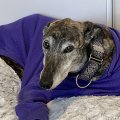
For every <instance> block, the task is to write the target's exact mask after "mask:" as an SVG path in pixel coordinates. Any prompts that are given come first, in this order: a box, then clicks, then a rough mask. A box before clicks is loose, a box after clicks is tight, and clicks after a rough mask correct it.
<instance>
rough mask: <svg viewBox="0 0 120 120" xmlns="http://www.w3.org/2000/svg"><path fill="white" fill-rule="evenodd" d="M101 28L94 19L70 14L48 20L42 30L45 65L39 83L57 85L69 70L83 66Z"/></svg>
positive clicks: (74, 70) (49, 86)
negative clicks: (56, 19) (90, 44)
mask: <svg viewBox="0 0 120 120" xmlns="http://www.w3.org/2000/svg"><path fill="white" fill-rule="evenodd" d="M98 31H101V29H100V28H99V27H97V26H96V25H94V24H93V23H91V22H83V23H82V22H77V21H73V20H71V19H69V18H66V19H63V20H58V21H54V22H51V23H48V25H47V26H46V27H45V28H44V31H43V51H44V60H43V64H44V68H43V70H42V72H41V75H40V86H41V87H43V88H45V89H54V88H55V87H56V86H58V85H59V84H60V83H61V82H62V81H63V80H64V79H65V78H66V77H67V75H68V73H70V72H78V71H79V70H81V69H82V68H83V66H84V64H85V62H86V61H87V46H88V44H89V43H90V41H91V40H92V39H93V38H95V37H97V36H98V34H99V33H100V32H98ZM88 51H89V50H88Z"/></svg>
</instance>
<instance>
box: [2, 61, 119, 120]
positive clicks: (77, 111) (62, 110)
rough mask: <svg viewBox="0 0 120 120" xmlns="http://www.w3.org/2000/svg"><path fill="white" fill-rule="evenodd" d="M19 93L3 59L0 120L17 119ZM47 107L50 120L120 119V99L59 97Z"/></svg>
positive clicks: (18, 82) (18, 80)
mask: <svg viewBox="0 0 120 120" xmlns="http://www.w3.org/2000/svg"><path fill="white" fill-rule="evenodd" d="M19 90H20V79H19V77H18V76H17V74H16V73H15V72H14V70H13V69H12V68H11V67H9V66H8V65H7V64H6V63H5V62H4V61H3V60H2V59H0V120H18V118H17V116H16V115H15V111H14V107H15V105H16V104H17V94H18V93H19ZM47 105H48V108H49V110H50V120H120V97H118V96H103V97H100V96H98V97H96V96H84V97H72V98H58V99H55V100H53V101H51V102H49V103H48V104H47Z"/></svg>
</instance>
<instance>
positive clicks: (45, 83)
mask: <svg viewBox="0 0 120 120" xmlns="http://www.w3.org/2000/svg"><path fill="white" fill-rule="evenodd" d="M52 84H53V82H52V81H47V80H46V81H45V80H44V81H43V80H40V87H42V88H43V89H50V88H51V87H52Z"/></svg>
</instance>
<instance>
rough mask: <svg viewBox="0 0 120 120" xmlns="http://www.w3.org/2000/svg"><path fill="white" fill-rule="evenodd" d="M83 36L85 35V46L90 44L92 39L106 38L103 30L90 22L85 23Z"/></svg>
mask: <svg viewBox="0 0 120 120" xmlns="http://www.w3.org/2000/svg"><path fill="white" fill-rule="evenodd" d="M83 34H84V40H85V44H89V43H90V41H91V40H92V39H97V38H99V37H104V34H103V31H102V28H101V27H100V26H98V25H96V24H94V23H92V22H89V21H87V22H84V30H83Z"/></svg>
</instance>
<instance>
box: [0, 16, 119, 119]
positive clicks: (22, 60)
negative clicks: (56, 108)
mask: <svg viewBox="0 0 120 120" xmlns="http://www.w3.org/2000/svg"><path fill="white" fill-rule="evenodd" d="M53 20H55V19H53V18H50V17H47V16H43V15H39V14H35V15H31V16H28V17H25V18H22V19H20V20H17V21H16V22H13V23H11V24H7V25H2V26H0V54H1V55H4V56H7V57H10V58H11V59H13V60H14V61H16V62H17V63H19V64H20V65H21V66H23V68H24V74H23V77H22V86H21V91H20V94H19V102H18V105H17V106H16V114H17V115H18V117H19V120H48V119H49V117H48V115H49V111H48V108H47V106H46V103H47V102H49V101H50V100H52V99H54V98H57V97H71V96H82V95H120V34H119V32H118V31H117V30H115V29H112V28H110V31H111V33H112V35H113V37H114V42H115V45H116V49H115V52H114V55H113V60H112V63H111V64H110V65H109V67H108V68H107V69H106V70H105V72H104V73H103V74H102V76H101V78H100V79H99V80H97V81H95V82H94V83H93V84H91V85H90V86H89V87H87V88H86V89H80V88H78V87H77V86H76V84H75V77H73V76H72V75H68V76H67V78H66V79H65V80H64V81H63V82H62V83H61V84H60V85H59V86H58V87H56V88H55V89H54V90H52V91H48V90H42V89H41V88H40V86H39V79H40V72H41V70H42V68H43V63H42V62H43V51H42V30H43V28H44V26H45V25H46V24H47V23H48V22H50V21H53ZM80 82H83V83H84V81H80Z"/></svg>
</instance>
